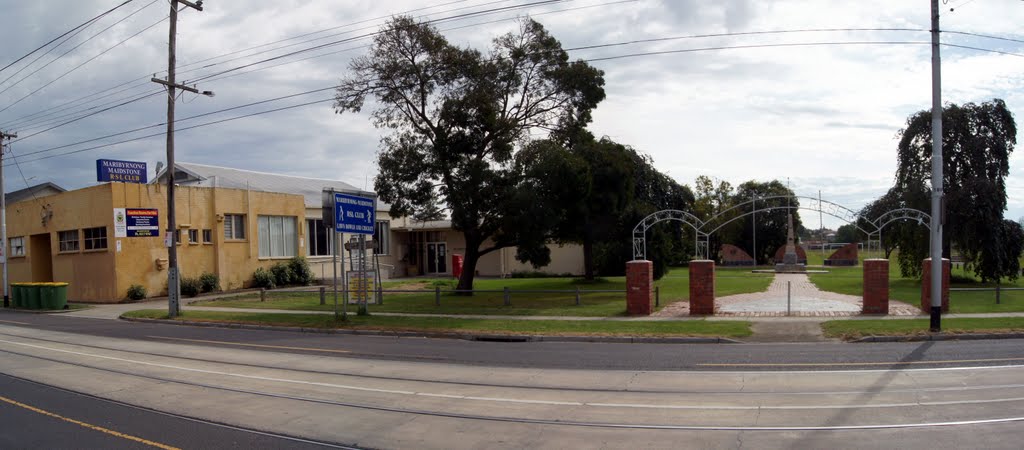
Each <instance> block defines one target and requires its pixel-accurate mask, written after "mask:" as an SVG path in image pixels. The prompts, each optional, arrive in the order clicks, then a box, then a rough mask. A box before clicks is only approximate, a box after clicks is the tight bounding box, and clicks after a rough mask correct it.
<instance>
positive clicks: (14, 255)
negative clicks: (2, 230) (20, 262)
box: [7, 236, 25, 258]
mask: <svg viewBox="0 0 1024 450" xmlns="http://www.w3.org/2000/svg"><path fill="white" fill-rule="evenodd" d="M14 241H18V242H19V243H20V244H19V245H18V247H17V248H19V249H20V251H17V252H16V251H14V249H15V247H14ZM7 255H8V256H9V257H11V258H21V257H24V256H25V236H15V237H11V238H7Z"/></svg>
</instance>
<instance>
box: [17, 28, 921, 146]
mask: <svg viewBox="0 0 1024 450" xmlns="http://www.w3.org/2000/svg"><path fill="white" fill-rule="evenodd" d="M621 44H622V43H609V44H600V45H596V46H593V45H592V46H585V47H581V48H585V49H593V48H599V47H612V46H617V45H621ZM900 44H910V45H917V44H929V43H928V42H918V41H847V42H809V43H780V44H757V45H737V46H719V47H704V48H697V49H681V50H669V51H657V52H636V53H628V54H623V55H615V56H609V57H597V58H589V59H584V60H583V61H585V62H599V61H607V60H614V59H623V58H632V57H641V56H656V55H663V54H672V53H688V52H701V51H715V50H733V49H749V48H773V47H799V46H829V45H900ZM565 50H566V51H572V50H574V49H572V48H570V49H565ZM334 88H336V86H330V87H325V88H321V89H315V90H312V91H306V92H302V93H298V94H291V95H287V96H283V97H276V98H272V99H267V100H262V101H259V102H254V103H250V104H246V105H240V106H235V107H232V108H227V109H224V110H218V111H212V112H208V113H203V114H200V115H197V116H192V117H189V118H186V119H181V120H182V121H184V120H190V119H194V118H198V117H203V116H209V115H213V114H218V113H222V112H226V111H229V110H235V109H240V108H244V107H247V106H253V105H256V104H262V103H269V102H272V101H278V100H282V99H285V98H292V97H296V96H300V95H307V94H311V93H315V92H322V91H325V90H329V89H334ZM332 99H333V98H332ZM332 99H326V100H318V101H313V102H308V103H302V104H300V105H292V106H288V107H283V108H277V109H272V110H268V111H261V112H256V113H251V114H247V115H243V116H238V117H233V118H228V119H222V120H218V121H214V122H208V123H203V124H199V125H193V126H190V127H185V128H180V129H178V131H183V130H190V129H194V128H199V127H204V126H209V125H214V124H218V123H223V122H228V121H233V120H238V119H242V118H246V117H252V116H257V115H262V114H269V113H272V112H277V111H283V110H288V109H293V108H297V107H300V106H306V105H312V104H315V103H322V102H325V101H327V100H332ZM176 122H177V121H176ZM160 125H163V124H157V125H150V126H147V127H142V128H138V129H135V130H130V131H125V132H120V133H115V134H112V135H107V136H103V137H99V138H94V139H90V140H87V141H82V142H78V143H74V144H67V145H63V146H59V147H53V148H49V149H44V150H38V151H35V152H31V153H27V154H25V155H22V156H23V157H24V156H30V155H36V154H42V153H48V152H51V151H54V150H58V149H62V148H67V147H71V146H74V145H79V144H82V143H87V142H93V141H96V140H101V139H107V138H110V137H116V136H120V135H124V134H128V133H133V132H137V131H141V130H144V129H148V128H154V127H157V126H160ZM162 134H163V133H156V134H150V135H146V136H140V137H136V138H131V139H126V140H122V141H117V142H113V143H107V144H102V145H97V146H93V147H88V148H84V149H78V150H73V151H70V152H65V153H60V154H55V155H48V156H44V157H40V158H36V159H32V160H30V161H26V162H34V161H40V160H43V159H50V158H55V157H59V156H63V155H70V154H75V153H81V152H84V151H89V150H95V149H99V148H106V147H110V146H114V145H120V144H123V143H128V142H134V141H138V140H141V139H147V138H151V137H156V136H161V135H162Z"/></svg>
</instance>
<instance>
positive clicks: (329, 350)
mask: <svg viewBox="0 0 1024 450" xmlns="http://www.w3.org/2000/svg"><path fill="white" fill-rule="evenodd" d="M146 337H148V338H153V339H169V340H172V341H186V342H199V343H203V344H226V345H240V346H243V347H259V348H276V349H281V350H305V351H310V352H330V353H352V352H351V351H348V350H331V349H326V348H311V347H288V346H285V345H265V344H246V343H242V342H229V341H208V340H205V339H186V338H176V337H167V336H146Z"/></svg>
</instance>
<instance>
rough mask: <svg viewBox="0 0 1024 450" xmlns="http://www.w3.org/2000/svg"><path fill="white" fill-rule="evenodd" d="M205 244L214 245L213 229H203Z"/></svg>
mask: <svg viewBox="0 0 1024 450" xmlns="http://www.w3.org/2000/svg"><path fill="white" fill-rule="evenodd" d="M203 243H204V244H212V243H213V230H212V229H210V228H204V229H203Z"/></svg>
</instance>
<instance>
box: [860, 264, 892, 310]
mask: <svg viewBox="0 0 1024 450" xmlns="http://www.w3.org/2000/svg"><path fill="white" fill-rule="evenodd" d="M860 312H861V314H889V260H888V259H865V260H864V302H863V306H862V307H861V311H860Z"/></svg>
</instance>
